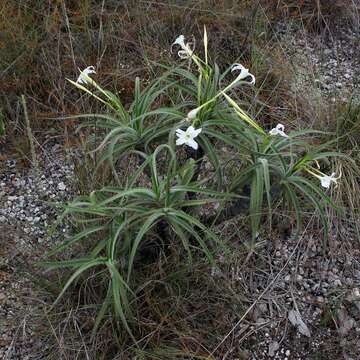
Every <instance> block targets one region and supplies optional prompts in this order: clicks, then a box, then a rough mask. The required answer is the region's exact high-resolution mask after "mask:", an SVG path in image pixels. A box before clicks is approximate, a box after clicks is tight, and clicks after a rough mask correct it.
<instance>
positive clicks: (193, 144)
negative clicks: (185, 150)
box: [186, 139, 199, 150]
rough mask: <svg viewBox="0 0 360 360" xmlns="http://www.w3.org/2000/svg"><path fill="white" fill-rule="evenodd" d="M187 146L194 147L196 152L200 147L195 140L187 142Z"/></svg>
mask: <svg viewBox="0 0 360 360" xmlns="http://www.w3.org/2000/svg"><path fill="white" fill-rule="evenodd" d="M186 145H188V146H190V147H192V148H193V149H194V150H197V149H198V147H199V145H198V143H197V142H196V141H195V140H194V139H190V140H188V141H187V142H186Z"/></svg>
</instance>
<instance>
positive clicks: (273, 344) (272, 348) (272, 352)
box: [268, 341, 280, 357]
mask: <svg viewBox="0 0 360 360" xmlns="http://www.w3.org/2000/svg"><path fill="white" fill-rule="evenodd" d="M279 348H280V345H279V343H278V342H277V341H272V342H271V343H270V344H269V351H268V354H269V356H271V357H274V356H275V353H276V351H278V350H279Z"/></svg>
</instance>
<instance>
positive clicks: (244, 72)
mask: <svg viewBox="0 0 360 360" xmlns="http://www.w3.org/2000/svg"><path fill="white" fill-rule="evenodd" d="M236 70H240V74H239V75H238V77H237V78H236V80H237V81H239V80H244V79H246V78H247V77H249V76H250V77H251V81H250V82H249V84H251V85H254V84H255V76H254V75H253V74H251V73H250V72H249V69H247V68H246V67H245V66H243V65H241V64H233V65H232V66H231V72H233V71H236Z"/></svg>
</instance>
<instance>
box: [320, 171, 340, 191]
mask: <svg viewBox="0 0 360 360" xmlns="http://www.w3.org/2000/svg"><path fill="white" fill-rule="evenodd" d="M316 177H317V178H318V179H320V182H321V186H322V187H324V188H326V189H328V188H329V187H330V185H331V183H332V182H333V183H335V184H337V180H339V179H340V177H341V175H340V176H338V177H335V173H332V174H331V175H330V176H329V175H324V176H319V175H316Z"/></svg>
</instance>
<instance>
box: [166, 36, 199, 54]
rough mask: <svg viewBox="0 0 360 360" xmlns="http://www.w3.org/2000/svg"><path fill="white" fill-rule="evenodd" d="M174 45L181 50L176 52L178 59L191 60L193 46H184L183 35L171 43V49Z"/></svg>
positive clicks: (189, 44)
mask: <svg viewBox="0 0 360 360" xmlns="http://www.w3.org/2000/svg"><path fill="white" fill-rule="evenodd" d="M174 45H180V47H181V49H182V50H179V51H178V56H179V58H180V59H189V58H191V56H192V55H193V53H194V48H195V46H192V45H193V44H192V43H186V44H185V36H184V35H180V36H178V37H177V38H176V39H175V41H174V42H173V43H172V45H171V48H172V47H173V46H174ZM191 46H192V47H193V48H192V49H191Z"/></svg>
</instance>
